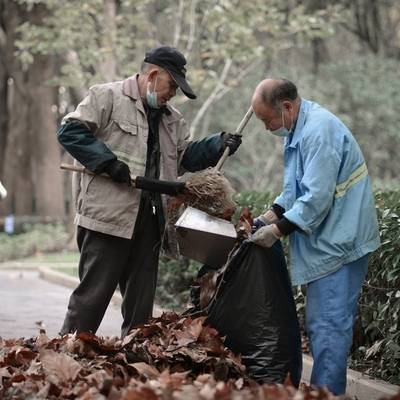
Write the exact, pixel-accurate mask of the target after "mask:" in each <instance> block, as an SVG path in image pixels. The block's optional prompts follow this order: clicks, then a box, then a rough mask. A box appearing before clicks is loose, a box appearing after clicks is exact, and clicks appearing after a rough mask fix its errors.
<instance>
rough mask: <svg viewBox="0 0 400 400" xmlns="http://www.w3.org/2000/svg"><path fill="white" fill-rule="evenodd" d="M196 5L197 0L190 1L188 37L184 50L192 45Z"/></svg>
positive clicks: (190, 48)
mask: <svg viewBox="0 0 400 400" xmlns="http://www.w3.org/2000/svg"><path fill="white" fill-rule="evenodd" d="M196 5H197V0H192V1H191V2H190V16H189V21H190V22H189V37H188V42H187V46H186V51H187V52H190V51H191V50H192V47H193V43H194V38H195V31H196Z"/></svg>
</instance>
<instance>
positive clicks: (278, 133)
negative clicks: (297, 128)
mask: <svg viewBox="0 0 400 400" xmlns="http://www.w3.org/2000/svg"><path fill="white" fill-rule="evenodd" d="M292 125H293V122H292ZM291 131H292V126H291V127H290V129H288V128H286V127H285V120H284V118H283V108H282V126H281V127H280V128H278V129H275V130H274V131H270V132H271V133H272V134H273V135H275V136H279V137H286V136H289V135H290V132H291Z"/></svg>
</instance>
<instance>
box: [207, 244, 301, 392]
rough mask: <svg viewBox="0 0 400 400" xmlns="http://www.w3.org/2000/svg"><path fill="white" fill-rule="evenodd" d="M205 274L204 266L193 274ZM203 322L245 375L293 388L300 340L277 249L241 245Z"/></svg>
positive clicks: (283, 264)
mask: <svg viewBox="0 0 400 400" xmlns="http://www.w3.org/2000/svg"><path fill="white" fill-rule="evenodd" d="M207 270H208V271H210V269H208V268H207V266H204V267H203V268H202V270H201V271H200V272H199V275H204V273H205V272H207ZM206 323H208V324H210V325H211V326H213V327H214V328H216V329H217V330H218V331H219V332H220V334H221V335H223V336H225V335H226V340H225V344H226V346H227V347H228V348H230V349H231V350H232V351H233V352H235V353H240V354H241V356H242V360H243V362H244V364H245V365H246V369H247V372H248V374H249V375H250V376H251V377H252V378H253V379H255V380H256V381H258V382H260V383H283V382H284V380H285V378H286V377H287V375H288V374H290V379H291V380H292V383H293V384H294V385H295V386H296V387H297V386H298V385H299V383H300V378H301V369H302V354H301V336H300V328H299V322H298V319H297V313H296V306H295V302H294V298H293V293H292V289H291V284H290V279H289V275H288V271H287V267H286V261H285V257H284V253H283V248H282V245H281V243H280V242H277V243H276V244H275V245H274V246H273V247H272V248H270V249H265V248H262V247H260V246H257V245H255V244H253V243H250V242H245V243H243V244H242V245H241V247H240V248H239V249H238V251H237V252H236V254H235V255H234V256H233V258H232V259H231V261H230V264H229V267H228V268H227V270H226V272H225V274H224V276H223V282H222V285H221V287H220V289H219V291H218V294H217V296H216V298H215V299H214V300H213V302H212V303H211V305H210V307H209V310H208V318H207V320H206Z"/></svg>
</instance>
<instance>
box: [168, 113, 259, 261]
mask: <svg viewBox="0 0 400 400" xmlns="http://www.w3.org/2000/svg"><path fill="white" fill-rule="evenodd" d="M252 114H253V110H252V108H251V107H250V108H249V110H248V111H247V113H246V115H245V116H244V117H243V119H242V120H241V121H240V123H239V125H238V127H237V129H236V132H235V133H236V134H238V135H240V134H241V133H242V131H243V129H244V127H245V126H246V125H247V122H248V121H249V120H250V118H251V116H252ZM228 155H229V148H226V149H225V151H224V153H223V155H222V157H221V158H220V160H219V161H218V164H217V165H216V167H215V169H216V170H217V171H219V170H220V169H221V168H222V165H223V164H224V162H225V160H226V159H227V157H228ZM175 228H176V233H177V239H178V246H179V252H180V254H181V255H183V256H185V257H187V258H190V259H193V260H196V261H200V262H202V263H204V264H207V265H209V266H210V267H214V268H220V267H221V266H222V265H224V264H225V262H226V260H227V257H228V254H229V252H230V251H231V250H232V249H233V247H234V245H235V242H236V238H237V233H236V229H235V226H234V225H233V224H232V223H230V222H228V221H225V220H223V219H221V218H217V217H214V216H211V215H209V214H207V213H206V212H204V211H201V210H198V209H196V208H193V207H187V208H186V209H185V211H184V212H183V214H182V215H181V216H180V218H179V219H178V221H177V222H176V223H175Z"/></svg>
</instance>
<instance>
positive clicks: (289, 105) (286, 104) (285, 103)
mask: <svg viewBox="0 0 400 400" xmlns="http://www.w3.org/2000/svg"><path fill="white" fill-rule="evenodd" d="M282 106H283V108H284V109H285V110H286V111H292V110H293V104H292V103H291V102H290V101H288V100H285V101H283V103H282Z"/></svg>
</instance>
